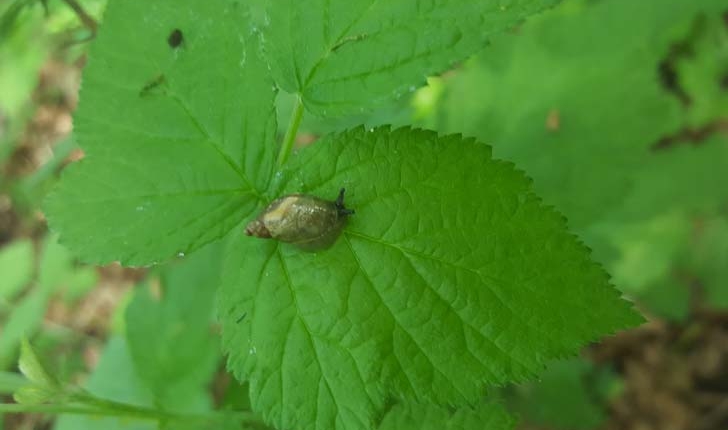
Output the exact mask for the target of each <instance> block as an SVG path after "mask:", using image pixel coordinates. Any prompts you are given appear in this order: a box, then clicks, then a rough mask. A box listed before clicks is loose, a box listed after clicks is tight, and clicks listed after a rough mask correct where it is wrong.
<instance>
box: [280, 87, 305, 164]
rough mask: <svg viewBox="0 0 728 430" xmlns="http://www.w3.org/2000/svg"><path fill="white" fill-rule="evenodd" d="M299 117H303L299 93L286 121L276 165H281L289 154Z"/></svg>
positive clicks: (294, 138) (299, 122)
mask: <svg viewBox="0 0 728 430" xmlns="http://www.w3.org/2000/svg"><path fill="white" fill-rule="evenodd" d="M301 118H303V101H301V95H300V94H298V95H296V102H295V104H294V105H293V115H292V116H291V120H290V122H289V123H288V129H287V130H286V135H285V136H284V137H283V145H282V146H281V150H280V152H279V153H278V167H281V166H283V165H284V164H285V163H286V161H288V156H289V155H291V150H292V149H293V142H295V140H296V133H297V132H298V126H299V125H301Z"/></svg>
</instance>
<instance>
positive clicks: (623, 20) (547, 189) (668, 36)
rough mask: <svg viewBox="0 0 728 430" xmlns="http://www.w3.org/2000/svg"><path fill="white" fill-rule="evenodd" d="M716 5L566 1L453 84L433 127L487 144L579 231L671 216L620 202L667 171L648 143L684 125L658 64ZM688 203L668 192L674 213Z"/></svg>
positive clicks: (675, 182)
mask: <svg viewBox="0 0 728 430" xmlns="http://www.w3.org/2000/svg"><path fill="white" fill-rule="evenodd" d="M718 3H725V2H719V1H716V0H706V1H697V2H675V3H674V4H671V7H665V2H664V1H661V0H644V1H633V0H604V1H582V0H570V1H567V2H565V3H563V4H562V5H561V6H560V7H559V8H557V9H554V10H552V11H549V12H548V13H544V14H543V15H542V16H539V17H536V18H535V19H533V20H529V21H528V22H527V23H526V24H524V25H523V26H522V27H521V28H520V29H519V31H518V32H516V33H513V34H504V35H502V36H499V37H497V38H496V39H495V40H494V42H493V45H492V46H491V47H490V48H489V49H488V50H487V51H484V52H483V54H482V55H481V56H480V57H481V58H479V59H478V60H476V61H473V62H472V63H470V64H468V65H467V66H466V67H465V68H464V70H462V73H460V74H458V75H457V76H455V77H454V78H452V79H450V80H449V81H448V82H446V87H447V88H446V91H445V94H444V96H443V104H442V106H441V109H440V111H439V113H438V115H437V116H436V118H434V119H433V121H432V122H433V123H434V124H433V125H434V126H435V128H437V129H438V130H441V131H443V132H462V133H464V134H466V135H472V136H476V137H478V138H479V139H481V140H483V141H485V142H489V143H492V144H493V145H494V153H495V155H496V156H498V157H502V158H504V159H508V160H512V161H514V162H515V163H517V165H518V166H519V167H520V168H523V169H524V170H526V172H528V174H529V175H532V176H533V178H534V187H535V189H536V192H537V193H538V194H539V195H541V196H543V197H544V199H545V201H546V202H548V203H551V204H554V205H556V207H557V208H558V209H559V210H561V211H563V212H564V213H565V215H566V216H567V217H568V218H569V223H570V225H571V226H573V227H574V228H576V229H577V231H584V230H585V229H586V228H587V227H589V226H591V225H592V224H594V223H596V222H600V221H602V220H605V219H610V218H613V217H616V216H617V215H618V214H620V213H624V212H626V210H625V209H624V208H623V206H626V205H627V204H629V205H630V206H629V207H628V209H629V213H630V214H631V215H633V216H634V215H639V216H642V217H644V216H647V217H649V216H652V215H654V214H655V213H656V212H659V211H662V210H664V207H660V206H653V205H650V204H647V203H644V202H643V201H642V200H640V199H639V198H637V197H635V198H634V199H633V200H630V201H629V202H628V203H625V200H626V199H627V198H626V196H629V195H630V193H631V192H632V190H633V189H634V188H636V187H639V184H640V181H641V173H642V171H643V170H644V169H645V167H646V166H649V165H650V164H651V163H653V162H655V163H660V161H659V160H654V159H656V158H659V154H658V153H659V152H660V151H653V150H651V148H652V147H653V145H654V144H655V143H656V142H658V141H659V140H660V139H661V138H663V137H664V136H667V135H672V134H673V133H675V132H677V131H678V130H680V128H681V127H682V126H683V125H684V123H685V121H686V119H687V118H686V114H685V108H684V107H683V106H682V104H681V102H680V100H679V99H678V98H677V97H675V95H674V94H673V93H671V92H669V91H668V90H667V89H666V88H665V86H664V85H663V84H662V83H661V82H660V79H659V77H660V76H659V73H658V69H659V65H660V63H661V62H662V61H663V60H664V59H665V57H666V56H667V55H668V52H669V50H670V48H671V46H672V45H673V43H675V42H679V41H681V40H682V39H683V38H684V37H685V35H686V34H687V33H689V31H690V28H691V25H692V23H693V20H694V18H695V17H696V16H697V15H698V14H699V13H701V12H703V11H711V12H712V11H713V10H714V9H716V6H714V4H715V5H717V4H718ZM484 100H485V101H484ZM626 101H628V102H626ZM676 146H677V145H676ZM716 162H717V161H716ZM676 164H677V163H676ZM704 171H705V172H708V171H709V169H707V168H706V169H704ZM681 172H682V170H679V169H678V170H673V171H671V172H669V173H668V174H667V175H665V174H663V175H662V176H660V180H661V181H662V186H661V189H666V190H670V189H672V187H681V181H682V179H683V176H682V175H681ZM721 173H725V169H722V172H721ZM718 174H719V173H718V172H716V173H715V175H716V176H718ZM677 175H680V176H677ZM685 177H687V175H686V176H685ZM722 177H723V181H725V180H727V179H728V178H726V176H725V174H723V176H722ZM689 179H692V178H689ZM721 188H724V187H715V186H712V187H710V189H711V190H712V191H714V192H718V191H719V189H721ZM706 191H707V190H706ZM661 195H664V194H661ZM647 196H649V194H647ZM690 198H691V193H676V192H675V191H671V192H670V194H669V199H670V200H669V202H670V205H671V206H672V207H674V206H679V205H682V204H683V201H684V200H687V199H690ZM652 201H653V200H650V202H652Z"/></svg>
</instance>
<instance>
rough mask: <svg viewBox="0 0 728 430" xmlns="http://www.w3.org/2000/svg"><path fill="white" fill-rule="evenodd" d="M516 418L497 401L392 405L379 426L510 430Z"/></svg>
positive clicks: (386, 429) (416, 429) (396, 429)
mask: <svg viewBox="0 0 728 430" xmlns="http://www.w3.org/2000/svg"><path fill="white" fill-rule="evenodd" d="M514 425H515V420H514V419H513V417H511V416H510V415H509V414H508V412H506V410H505V409H504V408H503V406H501V405H499V404H497V403H485V402H481V403H478V405H476V406H475V407H473V408H469V407H464V408H460V409H456V410H455V411H450V410H448V409H447V408H443V407H440V406H436V405H425V404H412V405H401V404H399V405H395V406H394V407H393V408H392V409H391V410H390V411H389V412H388V413H387V415H386V416H385V417H384V420H383V421H382V423H381V424H380V425H379V427H378V428H379V430H510V429H512V428H513V427H514Z"/></svg>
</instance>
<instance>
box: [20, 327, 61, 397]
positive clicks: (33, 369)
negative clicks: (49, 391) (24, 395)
mask: <svg viewBox="0 0 728 430" xmlns="http://www.w3.org/2000/svg"><path fill="white" fill-rule="evenodd" d="M18 368H19V369H20V372H22V373H23V375H25V377H26V378H28V380H29V381H30V382H33V383H35V384H40V385H47V386H54V387H55V386H58V381H56V379H55V378H53V377H51V376H50V374H49V373H48V372H47V371H46V369H45V368H44V367H43V365H42V364H41V362H40V360H39V359H38V356H37V355H36V354H35V351H33V347H32V346H30V343H29V342H28V339H25V338H24V339H23V340H22V341H21V343H20V360H19V361H18Z"/></svg>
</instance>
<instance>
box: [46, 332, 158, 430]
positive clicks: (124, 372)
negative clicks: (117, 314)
mask: <svg viewBox="0 0 728 430" xmlns="http://www.w3.org/2000/svg"><path fill="white" fill-rule="evenodd" d="M86 385H87V387H86V388H87V389H88V391H90V392H91V393H93V394H94V395H96V396H99V397H102V398H106V399H110V400H115V401H118V402H124V403H128V404H132V405H137V406H152V404H153V401H152V399H153V398H152V394H151V393H150V392H149V390H148V389H147V388H146V387H145V386H144V384H143V383H142V382H141V381H140V379H139V377H138V376H137V374H136V373H135V371H134V364H133V362H132V360H131V356H130V354H129V350H128V348H127V344H126V342H124V339H123V338H121V337H118V336H114V337H111V339H109V342H108V343H107V344H106V346H105V348H104V351H103V353H102V354H101V359H100V360H99V363H98V365H97V366H96V368H95V369H94V371H93V373H92V374H91V377H90V378H89V380H88V383H87V384H86ZM101 428H103V429H107V430H117V429H118V430H154V429H157V426H156V424H155V423H153V422H149V421H138V420H134V419H132V418H131V417H123V418H110V417H98V416H84V415H60V416H59V417H58V419H57V420H56V424H55V427H54V429H55V430H97V429H101Z"/></svg>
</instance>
